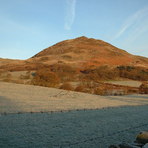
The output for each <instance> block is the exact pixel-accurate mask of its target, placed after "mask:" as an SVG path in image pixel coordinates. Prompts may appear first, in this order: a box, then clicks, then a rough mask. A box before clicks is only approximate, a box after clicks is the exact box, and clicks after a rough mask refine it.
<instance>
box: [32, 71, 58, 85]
mask: <svg viewBox="0 0 148 148" xmlns="http://www.w3.org/2000/svg"><path fill="white" fill-rule="evenodd" d="M59 82H60V81H59V78H58V76H57V75H56V74H55V73H53V72H51V71H50V70H49V69H47V68H45V69H41V70H37V72H36V74H35V76H34V77H33V79H32V82H31V83H32V84H34V85H39V86H45V87H56V86H58V85H59Z"/></svg>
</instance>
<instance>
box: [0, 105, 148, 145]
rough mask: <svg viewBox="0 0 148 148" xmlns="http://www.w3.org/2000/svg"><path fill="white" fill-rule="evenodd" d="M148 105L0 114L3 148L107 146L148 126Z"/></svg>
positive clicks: (0, 132)
mask: <svg viewBox="0 0 148 148" xmlns="http://www.w3.org/2000/svg"><path fill="white" fill-rule="evenodd" d="M147 113H148V106H135V107H117V108H108V109H100V110H81V111H70V112H57V113H32V114H31V113H25V114H8V115H1V116H0V147H1V148H9V147H10V148H12V147H13V148H32V147H35V148H41V147H43V148H90V147H91V148H107V147H108V145H110V144H119V143H121V142H124V141H125V142H133V141H134V140H135V136H136V134H138V133H139V131H142V130H148V114H147Z"/></svg>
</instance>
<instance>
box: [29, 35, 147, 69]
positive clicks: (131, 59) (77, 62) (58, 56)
mask: <svg viewBox="0 0 148 148" xmlns="http://www.w3.org/2000/svg"><path fill="white" fill-rule="evenodd" d="M34 59H35V60H37V61H38V60H39V61H42V62H45V63H47V64H48V63H52V64H53V63H56V62H59V63H68V64H73V66H76V67H77V66H78V67H79V66H83V67H87V66H99V65H104V64H107V65H134V66H144V67H145V66H148V58H144V57H140V56H134V55H132V54H129V53H128V52H126V51H124V50H121V49H119V48H117V47H115V46H113V45H111V44H109V43H106V42H104V41H102V40H96V39H93V38H87V37H84V36H83V37H79V38H76V39H71V40H65V41H62V42H59V43H57V44H55V45H53V46H51V47H49V48H46V49H44V50H43V51H41V52H39V53H38V54H36V55H35V56H33V57H32V58H31V59H30V60H31V61H32V60H34Z"/></svg>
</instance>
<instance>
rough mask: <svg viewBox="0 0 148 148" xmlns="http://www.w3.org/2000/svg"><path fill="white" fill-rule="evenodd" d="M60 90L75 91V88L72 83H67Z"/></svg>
mask: <svg viewBox="0 0 148 148" xmlns="http://www.w3.org/2000/svg"><path fill="white" fill-rule="evenodd" d="M60 89H65V90H73V87H72V85H71V84H70V83H68V82H66V83H63V84H62V85H61V87H60Z"/></svg>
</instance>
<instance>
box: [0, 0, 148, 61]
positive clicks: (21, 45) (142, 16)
mask: <svg viewBox="0 0 148 148" xmlns="http://www.w3.org/2000/svg"><path fill="white" fill-rule="evenodd" d="M79 36H87V37H90V38H96V39H101V40H104V41H106V42H109V43H111V44H113V45H115V46H117V47H119V48H121V49H124V50H126V51H128V52H130V53H132V54H135V55H141V56H145V57H148V0H0V57H2V58H13V59H27V58H30V57H31V56H33V55H34V54H36V53H38V52H39V51H41V50H43V49H44V48H47V47H49V46H51V45H53V44H55V43H57V42H59V41H62V40H65V39H72V38H76V37H79Z"/></svg>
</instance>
